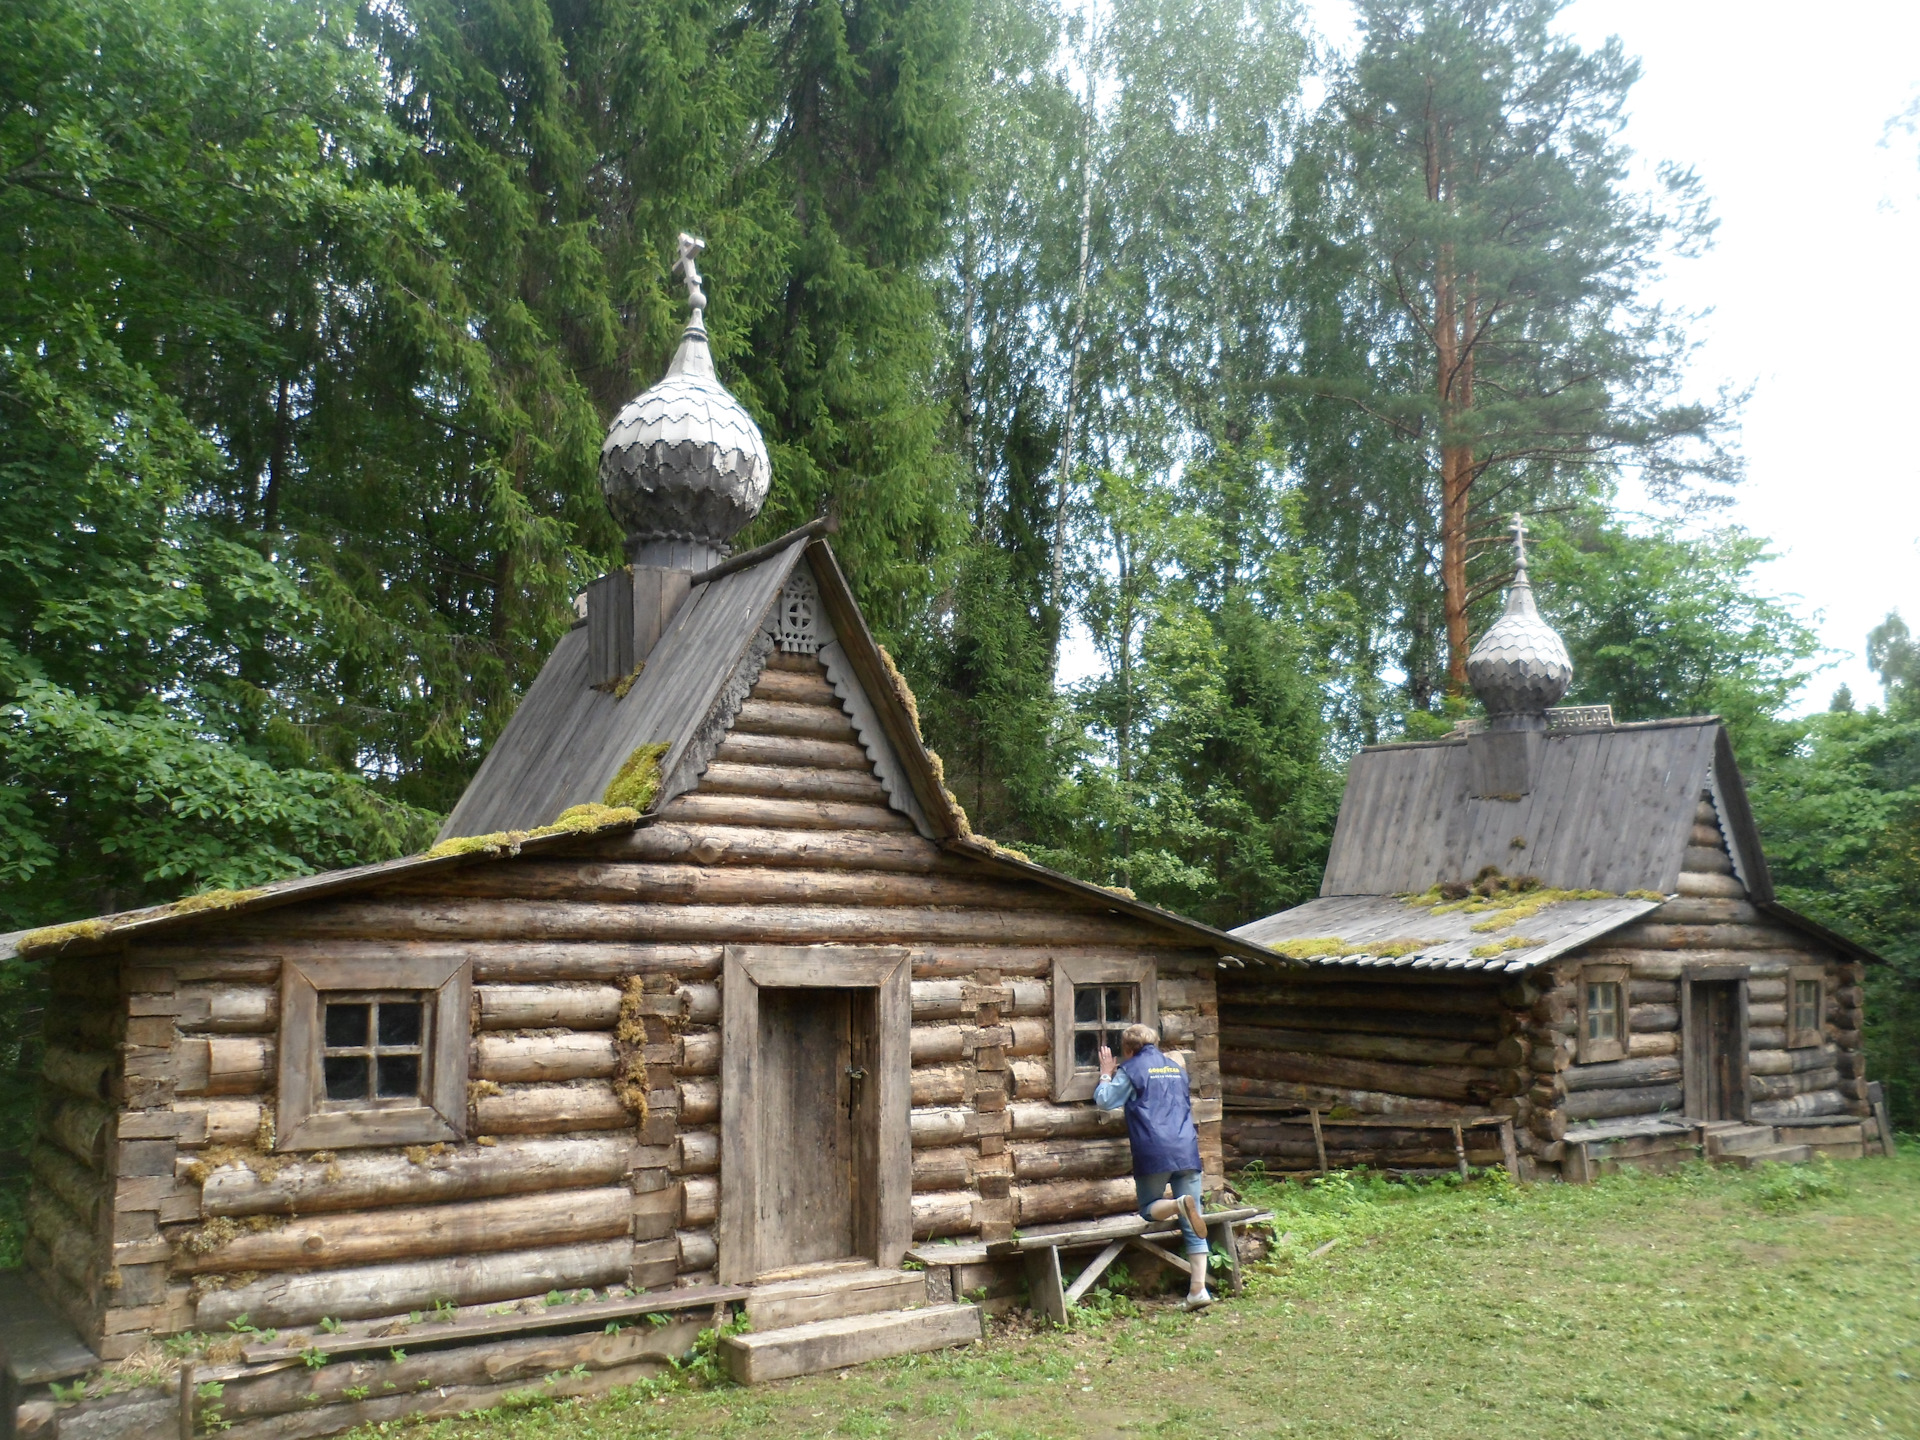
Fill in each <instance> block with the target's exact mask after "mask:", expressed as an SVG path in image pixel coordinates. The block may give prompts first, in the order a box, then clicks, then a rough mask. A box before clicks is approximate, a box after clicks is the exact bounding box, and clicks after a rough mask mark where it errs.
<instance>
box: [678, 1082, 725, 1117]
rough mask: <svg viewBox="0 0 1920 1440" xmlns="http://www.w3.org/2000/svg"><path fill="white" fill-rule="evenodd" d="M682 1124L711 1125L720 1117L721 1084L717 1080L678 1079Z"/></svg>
mask: <svg viewBox="0 0 1920 1440" xmlns="http://www.w3.org/2000/svg"><path fill="white" fill-rule="evenodd" d="M674 1089H675V1090H676V1091H677V1092H678V1094H679V1099H680V1123H681V1124H682V1125H711V1124H713V1122H714V1121H716V1120H718V1119H719V1118H720V1084H719V1082H718V1081H716V1080H707V1079H686V1080H676V1081H675V1082H674Z"/></svg>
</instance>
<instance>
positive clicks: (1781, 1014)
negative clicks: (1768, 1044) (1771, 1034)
mask: <svg viewBox="0 0 1920 1440" xmlns="http://www.w3.org/2000/svg"><path fill="white" fill-rule="evenodd" d="M1749 998H1751V997H1749ZM1786 1023H1787V1006H1786V1002H1785V1001H1784V1000H1781V1001H1772V1002H1769V1003H1767V1004H1764V1005H1754V1004H1749V1005H1748V1006H1747V1024H1748V1025H1772V1026H1784V1025H1785V1024H1786Z"/></svg>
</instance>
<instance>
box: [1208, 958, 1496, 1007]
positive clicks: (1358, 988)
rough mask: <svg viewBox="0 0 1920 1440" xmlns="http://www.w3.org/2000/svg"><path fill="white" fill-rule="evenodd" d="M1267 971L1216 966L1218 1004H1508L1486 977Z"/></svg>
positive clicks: (1473, 1005) (1419, 1005)
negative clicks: (1329, 976) (1317, 975)
mask: <svg viewBox="0 0 1920 1440" xmlns="http://www.w3.org/2000/svg"><path fill="white" fill-rule="evenodd" d="M1268 973H1270V972H1262V971H1255V970H1251V969H1249V970H1243V971H1222V972H1221V975H1220V981H1219V991H1220V995H1219V998H1220V1004H1221V1007H1222V1009H1223V1011H1224V1009H1225V1008H1226V1007H1228V1006H1230V1005H1277V1006H1281V1007H1283V1008H1288V1009H1291V1008H1295V1007H1302V1008H1304V1007H1309V1006H1310V1007H1314V1008H1324V1007H1328V1006H1331V1007H1335V1008H1340V1009H1353V1010H1360V1011H1372V1010H1411V1011H1413V1012H1415V1013H1417V1014H1453V1015H1498V1014H1501V1013H1502V1012H1503V1011H1505V1010H1506V1009H1508V1008H1509V1007H1507V1006H1506V1005H1503V1004H1502V1003H1501V1000H1500V994H1499V986H1498V985H1497V984H1495V983H1493V982H1492V981H1482V982H1481V983H1479V984H1477V985H1460V984H1451V985H1442V984H1427V985H1408V986H1400V985H1398V984H1396V983H1395V982H1396V981H1397V980H1398V979H1399V978H1400V972H1399V971H1397V970H1396V971H1394V972H1393V975H1392V977H1391V978H1390V979H1385V980H1382V981H1378V982H1375V983H1371V984H1369V983H1365V982H1361V981H1346V982H1343V983H1335V982H1331V981H1330V982H1327V983H1325V984H1314V983H1312V982H1311V981H1306V980H1301V981H1298V982H1287V983H1279V982H1275V981H1272V980H1269V979H1268V978H1267V974H1268Z"/></svg>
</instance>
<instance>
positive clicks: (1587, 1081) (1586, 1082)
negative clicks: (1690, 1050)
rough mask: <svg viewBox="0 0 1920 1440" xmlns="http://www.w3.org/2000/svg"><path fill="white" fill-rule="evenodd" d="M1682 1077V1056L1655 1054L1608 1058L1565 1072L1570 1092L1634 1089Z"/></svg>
mask: <svg viewBox="0 0 1920 1440" xmlns="http://www.w3.org/2000/svg"><path fill="white" fill-rule="evenodd" d="M1679 1078H1680V1057H1679V1056H1677V1055H1652V1056H1647V1057H1645V1058H1643V1059H1628V1060H1608V1061H1605V1062H1603V1063H1601V1064H1597V1065H1575V1066H1573V1067H1572V1068H1570V1069H1568V1070H1566V1071H1564V1072H1563V1073H1562V1074H1561V1077H1560V1079H1561V1083H1562V1084H1564V1085H1565V1086H1566V1087H1567V1089H1568V1090H1569V1091H1578V1090H1618V1089H1634V1088H1640V1087H1644V1086H1648V1085H1654V1084H1660V1083H1664V1082H1671V1081H1675V1080H1678V1079H1679Z"/></svg>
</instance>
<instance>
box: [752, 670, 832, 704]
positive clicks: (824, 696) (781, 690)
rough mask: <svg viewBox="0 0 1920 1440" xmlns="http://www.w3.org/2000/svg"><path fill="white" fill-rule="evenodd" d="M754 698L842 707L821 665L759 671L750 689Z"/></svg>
mask: <svg viewBox="0 0 1920 1440" xmlns="http://www.w3.org/2000/svg"><path fill="white" fill-rule="evenodd" d="M749 694H750V695H751V696H752V698H753V699H755V700H790V701H792V702H794V703H795V704H799V705H824V706H826V707H827V708H828V709H830V710H836V711H837V710H839V709H840V697H839V696H838V695H836V694H834V693H833V686H832V685H830V684H829V683H828V682H827V677H826V675H825V674H824V673H823V672H822V671H821V669H820V667H819V666H818V665H815V666H812V667H811V668H809V669H806V670H782V669H777V668H775V667H773V666H768V667H767V668H766V669H765V670H762V671H761V672H760V678H759V679H758V680H756V681H754V682H753V689H752V690H751V691H750V692H749Z"/></svg>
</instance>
